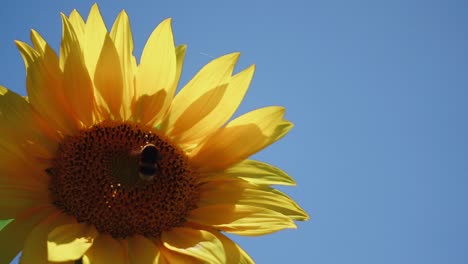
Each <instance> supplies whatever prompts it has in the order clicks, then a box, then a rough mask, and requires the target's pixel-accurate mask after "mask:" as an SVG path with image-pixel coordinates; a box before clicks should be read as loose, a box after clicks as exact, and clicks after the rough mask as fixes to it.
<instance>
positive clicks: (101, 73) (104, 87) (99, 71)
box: [94, 34, 123, 120]
mask: <svg viewBox="0 0 468 264" xmlns="http://www.w3.org/2000/svg"><path fill="white" fill-rule="evenodd" d="M94 85H95V87H96V89H97V91H98V92H99V94H100V95H101V96H102V98H103V99H104V101H105V102H106V104H107V107H108V108H109V110H110V112H111V114H112V116H113V117H114V119H117V120H121V119H122V116H121V113H120V108H121V105H122V96H123V80H122V71H121V69H120V60H119V55H118V53H117V50H116V48H115V46H114V43H113V42H112V40H111V38H110V37H109V35H107V34H106V38H105V40H104V47H103V48H102V51H101V55H100V56H99V60H98V62H97V65H96V72H95V74H94Z"/></svg>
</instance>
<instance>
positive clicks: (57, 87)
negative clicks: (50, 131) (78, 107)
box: [16, 35, 76, 134]
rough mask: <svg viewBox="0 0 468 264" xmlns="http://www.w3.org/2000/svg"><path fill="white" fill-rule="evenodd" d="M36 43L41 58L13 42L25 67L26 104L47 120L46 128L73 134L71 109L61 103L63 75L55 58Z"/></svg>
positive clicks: (62, 97) (18, 42)
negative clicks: (49, 127)
mask: <svg viewBox="0 0 468 264" xmlns="http://www.w3.org/2000/svg"><path fill="white" fill-rule="evenodd" d="M33 39H34V38H33ZM38 39H39V37H38V36H37V35H36V42H37V44H36V45H37V46H38V47H37V49H39V50H42V49H44V51H43V55H42V56H41V55H40V53H39V52H37V51H36V50H34V49H32V48H31V47H30V46H29V45H28V44H26V43H24V42H21V41H17V42H16V45H17V47H18V49H19V51H20V53H21V56H22V57H23V59H24V63H25V66H26V89H27V92H28V99H29V102H30V104H31V106H32V108H33V109H34V110H36V111H37V112H38V113H39V114H40V115H41V116H42V117H44V119H46V120H47V122H48V124H49V126H52V127H53V128H55V129H56V130H59V131H62V132H64V133H67V134H69V133H73V132H74V131H75V130H76V125H75V123H74V122H73V121H74V120H75V119H76V117H75V115H74V112H73V109H72V108H71V107H70V106H69V105H68V104H67V102H66V101H65V95H64V91H63V89H62V85H63V75H62V72H61V70H60V68H59V65H58V58H57V55H56V54H55V52H54V51H52V49H51V48H50V47H49V46H48V45H46V46H45V47H44V48H42V47H40V45H41V41H40V40H38ZM41 52H42V51H41Z"/></svg>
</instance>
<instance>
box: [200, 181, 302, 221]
mask: <svg viewBox="0 0 468 264" xmlns="http://www.w3.org/2000/svg"><path fill="white" fill-rule="evenodd" d="M200 193H201V195H200V202H199V205H202V206H204V205H210V204H232V205H235V204H240V205H249V206H254V207H261V208H266V209H269V210H272V211H275V212H278V213H281V214H283V215H285V216H288V217H289V218H291V219H294V220H301V221H304V220H307V219H309V216H308V215H307V213H306V212H305V211H304V210H303V209H302V208H301V207H300V206H299V205H298V204H297V203H296V202H294V200H293V199H291V198H290V197H288V196H287V195H286V194H284V193H282V192H280V191H278V190H275V189H273V188H270V187H268V186H258V185H254V184H251V183H248V182H245V181H243V180H241V179H236V178H230V179H229V178H224V179H220V180H216V179H215V180H213V181H209V182H206V183H204V184H203V185H202V186H201V189H200Z"/></svg>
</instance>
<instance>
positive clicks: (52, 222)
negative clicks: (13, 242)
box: [20, 211, 74, 263]
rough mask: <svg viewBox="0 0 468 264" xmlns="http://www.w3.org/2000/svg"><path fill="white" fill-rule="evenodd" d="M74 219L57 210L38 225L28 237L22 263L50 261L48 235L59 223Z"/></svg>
mask: <svg viewBox="0 0 468 264" xmlns="http://www.w3.org/2000/svg"><path fill="white" fill-rule="evenodd" d="M73 221H74V220H73V219H72V218H71V217H70V216H67V215H65V214H62V213H60V212H58V211H57V212H56V213H55V214H52V215H50V216H49V217H47V218H46V219H44V220H43V221H42V222H41V223H39V224H38V225H36V227H34V229H33V230H32V231H31V233H29V235H28V237H27V238H26V242H25V244H24V248H23V253H22V254H21V262H20V263H48V261H47V236H48V234H49V232H50V231H52V230H53V229H54V228H55V227H57V226H59V225H63V224H66V223H70V222H73Z"/></svg>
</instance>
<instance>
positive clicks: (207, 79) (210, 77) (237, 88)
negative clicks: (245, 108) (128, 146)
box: [164, 53, 253, 144]
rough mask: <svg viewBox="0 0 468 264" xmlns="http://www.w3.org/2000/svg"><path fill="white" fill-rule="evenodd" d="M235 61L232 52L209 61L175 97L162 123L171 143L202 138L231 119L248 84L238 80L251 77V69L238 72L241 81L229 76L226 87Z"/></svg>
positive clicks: (235, 54) (236, 58)
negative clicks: (165, 119) (166, 128)
mask: <svg viewBox="0 0 468 264" xmlns="http://www.w3.org/2000/svg"><path fill="white" fill-rule="evenodd" d="M238 59H239V53H232V54H228V55H225V56H222V57H220V58H217V59H215V60H213V61H212V62H210V63H209V64H207V65H206V66H205V67H203V68H202V69H201V70H200V72H198V73H197V75H195V77H194V78H193V79H192V80H191V81H190V82H189V83H188V84H187V85H186V86H185V87H184V88H182V90H181V91H180V92H179V93H178V94H177V96H176V97H175V98H174V101H173V103H172V105H171V110H170V112H169V115H168V119H167V121H166V122H165V124H164V126H167V127H168V128H169V131H168V134H169V136H170V137H171V138H172V139H173V140H175V141H177V142H178V143H182V144H183V143H189V142H190V141H193V140H196V139H199V138H200V137H203V136H206V135H207V134H209V133H210V132H212V131H213V130H215V129H217V128H218V127H220V126H221V125H223V124H224V123H225V122H226V121H227V120H228V119H229V118H230V117H231V115H232V114H233V113H234V111H235V110H236V109H237V106H238V105H239V103H240V101H241V100H242V98H243V96H244V93H245V91H246V89H247V87H248V83H249V82H241V81H240V80H239V79H249V81H250V79H251V77H252V74H253V68H249V69H248V70H246V71H244V72H242V73H240V75H239V76H241V78H239V77H233V83H232V85H230V84H231V83H230V82H229V81H230V80H231V74H232V71H233V69H234V66H235V64H236V62H237V60H238ZM246 73H247V74H246ZM244 76H246V78H244ZM249 76H250V78H249ZM241 83H242V84H241ZM238 84H239V85H238ZM245 84H247V85H245ZM166 123H167V124H166Z"/></svg>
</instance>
